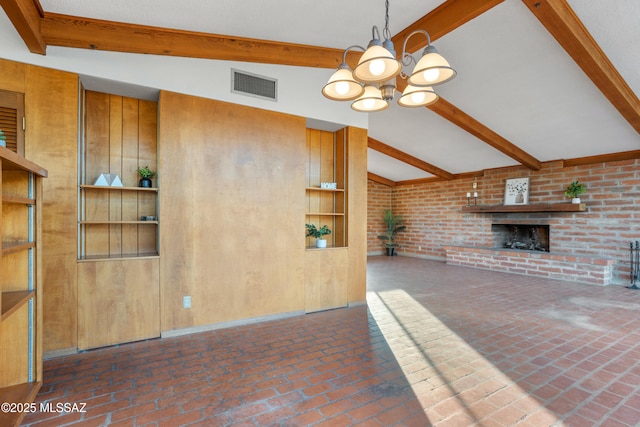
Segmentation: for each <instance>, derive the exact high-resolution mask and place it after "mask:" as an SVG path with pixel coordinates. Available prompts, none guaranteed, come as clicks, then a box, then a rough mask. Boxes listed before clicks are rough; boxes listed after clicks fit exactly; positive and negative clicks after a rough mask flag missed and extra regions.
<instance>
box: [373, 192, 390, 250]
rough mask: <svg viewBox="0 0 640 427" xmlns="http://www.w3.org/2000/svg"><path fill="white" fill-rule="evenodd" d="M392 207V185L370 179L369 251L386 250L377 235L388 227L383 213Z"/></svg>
mask: <svg viewBox="0 0 640 427" xmlns="http://www.w3.org/2000/svg"><path fill="white" fill-rule="evenodd" d="M385 209H391V187H388V186H386V185H382V184H378V183H377V182H374V181H371V180H369V182H368V185H367V253H368V254H369V255H375V254H381V253H383V252H384V244H383V243H382V241H381V240H380V239H378V237H377V236H379V235H380V234H384V231H385V229H386V227H385V224H384V221H382V213H383V212H384V210H385Z"/></svg>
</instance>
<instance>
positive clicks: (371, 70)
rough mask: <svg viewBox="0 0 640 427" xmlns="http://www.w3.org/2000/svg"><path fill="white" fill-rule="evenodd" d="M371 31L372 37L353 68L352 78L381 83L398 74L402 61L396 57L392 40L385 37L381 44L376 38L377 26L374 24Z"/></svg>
mask: <svg viewBox="0 0 640 427" xmlns="http://www.w3.org/2000/svg"><path fill="white" fill-rule="evenodd" d="M371 32H372V33H373V39H372V40H371V41H370V42H369V46H368V47H367V50H366V51H365V52H364V53H363V54H362V56H361V57H360V60H359V61H358V66H357V67H356V68H355V69H354V70H353V78H354V79H356V80H358V81H360V82H363V83H381V82H384V81H387V80H389V79H391V78H393V77H395V76H397V75H398V74H400V71H402V63H401V62H400V61H398V60H397V59H396V52H395V50H394V49H393V42H391V40H389V39H386V40H385V41H384V45H383V44H382V43H381V42H380V39H379V38H376V35H377V32H378V28H377V27H375V26H374V27H373V29H372V30H371ZM378 37H380V36H379V35H378Z"/></svg>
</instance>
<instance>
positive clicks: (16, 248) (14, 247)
mask: <svg viewBox="0 0 640 427" xmlns="http://www.w3.org/2000/svg"><path fill="white" fill-rule="evenodd" d="M35 247H36V243H35V242H2V255H9V254H12V253H15V252H20V251H24V250H26V249H29V248H35Z"/></svg>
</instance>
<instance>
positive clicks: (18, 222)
mask: <svg viewBox="0 0 640 427" xmlns="http://www.w3.org/2000/svg"><path fill="white" fill-rule="evenodd" d="M0 162H1V164H2V175H1V188H2V216H1V217H0V222H1V227H0V229H1V230H2V252H1V256H2V259H3V261H2V263H0V274H1V276H2V282H1V284H0V290H1V292H0V303H1V304H0V305H1V307H2V312H1V316H0V402H8V403H22V404H25V403H30V402H33V401H34V399H35V396H36V394H37V393H38V390H39V389H40V386H41V384H42V344H41V343H42V301H41V294H40V292H41V289H42V283H41V282H42V279H41V274H40V271H41V268H40V266H41V264H42V261H41V256H40V247H39V244H38V242H39V241H40V234H41V232H40V221H41V220H40V218H41V213H40V206H39V198H40V195H41V194H42V182H41V179H42V178H44V177H46V176H47V170H46V169H44V168H42V167H40V166H38V165H36V164H35V163H33V162H30V161H28V160H26V159H24V158H23V157H21V156H19V155H18V154H16V153H14V152H13V151H11V150H9V149H7V148H4V147H0ZM23 417H24V414H22V413H4V412H0V425H2V426H17V425H19V424H20V422H21V421H22V418H23Z"/></svg>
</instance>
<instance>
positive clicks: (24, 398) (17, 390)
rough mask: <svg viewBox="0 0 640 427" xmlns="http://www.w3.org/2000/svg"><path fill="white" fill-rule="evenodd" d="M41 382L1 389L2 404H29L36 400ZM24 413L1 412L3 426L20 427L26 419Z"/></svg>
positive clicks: (0, 420)
mask: <svg viewBox="0 0 640 427" xmlns="http://www.w3.org/2000/svg"><path fill="white" fill-rule="evenodd" d="M40 386H42V383H41V382H37V381H36V382H32V383H24V384H18V385H13V386H11V387H5V388H0V395H1V396H2V402H7V403H20V404H23V405H24V404H27V403H30V402H33V401H34V400H35V399H36V395H37V394H38V390H40ZM24 415H25V413H24V412H0V425H1V426H6V427H10V426H19V425H20V423H21V422H22V419H23V418H24Z"/></svg>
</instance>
